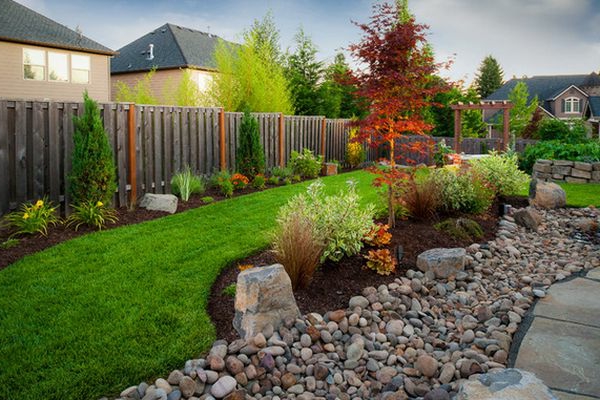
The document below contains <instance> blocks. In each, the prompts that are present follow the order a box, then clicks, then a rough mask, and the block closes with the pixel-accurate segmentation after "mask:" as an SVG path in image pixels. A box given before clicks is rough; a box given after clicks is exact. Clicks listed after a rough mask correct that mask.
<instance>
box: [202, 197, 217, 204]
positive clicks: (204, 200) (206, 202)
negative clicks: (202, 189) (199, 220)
mask: <svg viewBox="0 0 600 400" xmlns="http://www.w3.org/2000/svg"><path fill="white" fill-rule="evenodd" d="M200 200H202V202H203V203H204V204H210V203H212V202H213V201H215V199H213V198H212V197H210V196H204V197H203V198H201V199H200Z"/></svg>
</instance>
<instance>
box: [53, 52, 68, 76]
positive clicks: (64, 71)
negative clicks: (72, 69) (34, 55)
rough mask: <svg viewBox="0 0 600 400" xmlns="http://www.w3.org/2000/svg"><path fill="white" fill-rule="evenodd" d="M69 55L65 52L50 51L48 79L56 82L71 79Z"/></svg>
mask: <svg viewBox="0 0 600 400" xmlns="http://www.w3.org/2000/svg"><path fill="white" fill-rule="evenodd" d="M67 60H68V57H67V54H65V53H52V52H48V80H49V81H56V82H68V81H69V65H68V61H67Z"/></svg>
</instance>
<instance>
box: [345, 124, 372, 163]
mask: <svg viewBox="0 0 600 400" xmlns="http://www.w3.org/2000/svg"><path fill="white" fill-rule="evenodd" d="M357 133H358V128H351V129H349V130H348V144H347V145H346V162H347V163H348V164H349V165H350V167H352V168H356V167H358V166H359V165H360V164H362V163H364V162H365V160H366V159H367V152H366V151H365V148H364V147H363V145H362V143H357V142H355V141H353V140H352V139H353V138H354V137H355V136H356V135H357Z"/></svg>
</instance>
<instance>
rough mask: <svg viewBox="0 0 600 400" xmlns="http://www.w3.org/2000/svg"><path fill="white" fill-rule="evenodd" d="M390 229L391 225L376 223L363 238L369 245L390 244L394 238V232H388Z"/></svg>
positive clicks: (380, 245)
mask: <svg viewBox="0 0 600 400" xmlns="http://www.w3.org/2000/svg"><path fill="white" fill-rule="evenodd" d="M389 229H390V226H389V225H384V224H380V223H377V224H374V225H373V227H372V228H371V230H370V231H369V232H368V233H367V234H366V235H365V237H364V239H363V240H364V242H365V243H366V244H368V245H369V246H375V247H383V246H385V245H386V244H390V242H391V240H392V234H391V233H389V232H388V230H389Z"/></svg>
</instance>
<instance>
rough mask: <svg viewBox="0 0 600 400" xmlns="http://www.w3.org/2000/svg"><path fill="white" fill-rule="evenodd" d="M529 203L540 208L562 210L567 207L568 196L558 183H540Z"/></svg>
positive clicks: (536, 186)
mask: <svg viewBox="0 0 600 400" xmlns="http://www.w3.org/2000/svg"><path fill="white" fill-rule="evenodd" d="M529 203H530V204H531V205H533V206H536V207H539V208H546V209H554V208H560V207H564V206H566V205H567V195H566V193H565V191H564V190H563V189H562V188H561V187H560V186H558V185H557V184H556V183H553V182H539V181H538V182H537V183H536V184H535V191H534V193H533V196H532V193H530V198H529Z"/></svg>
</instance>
